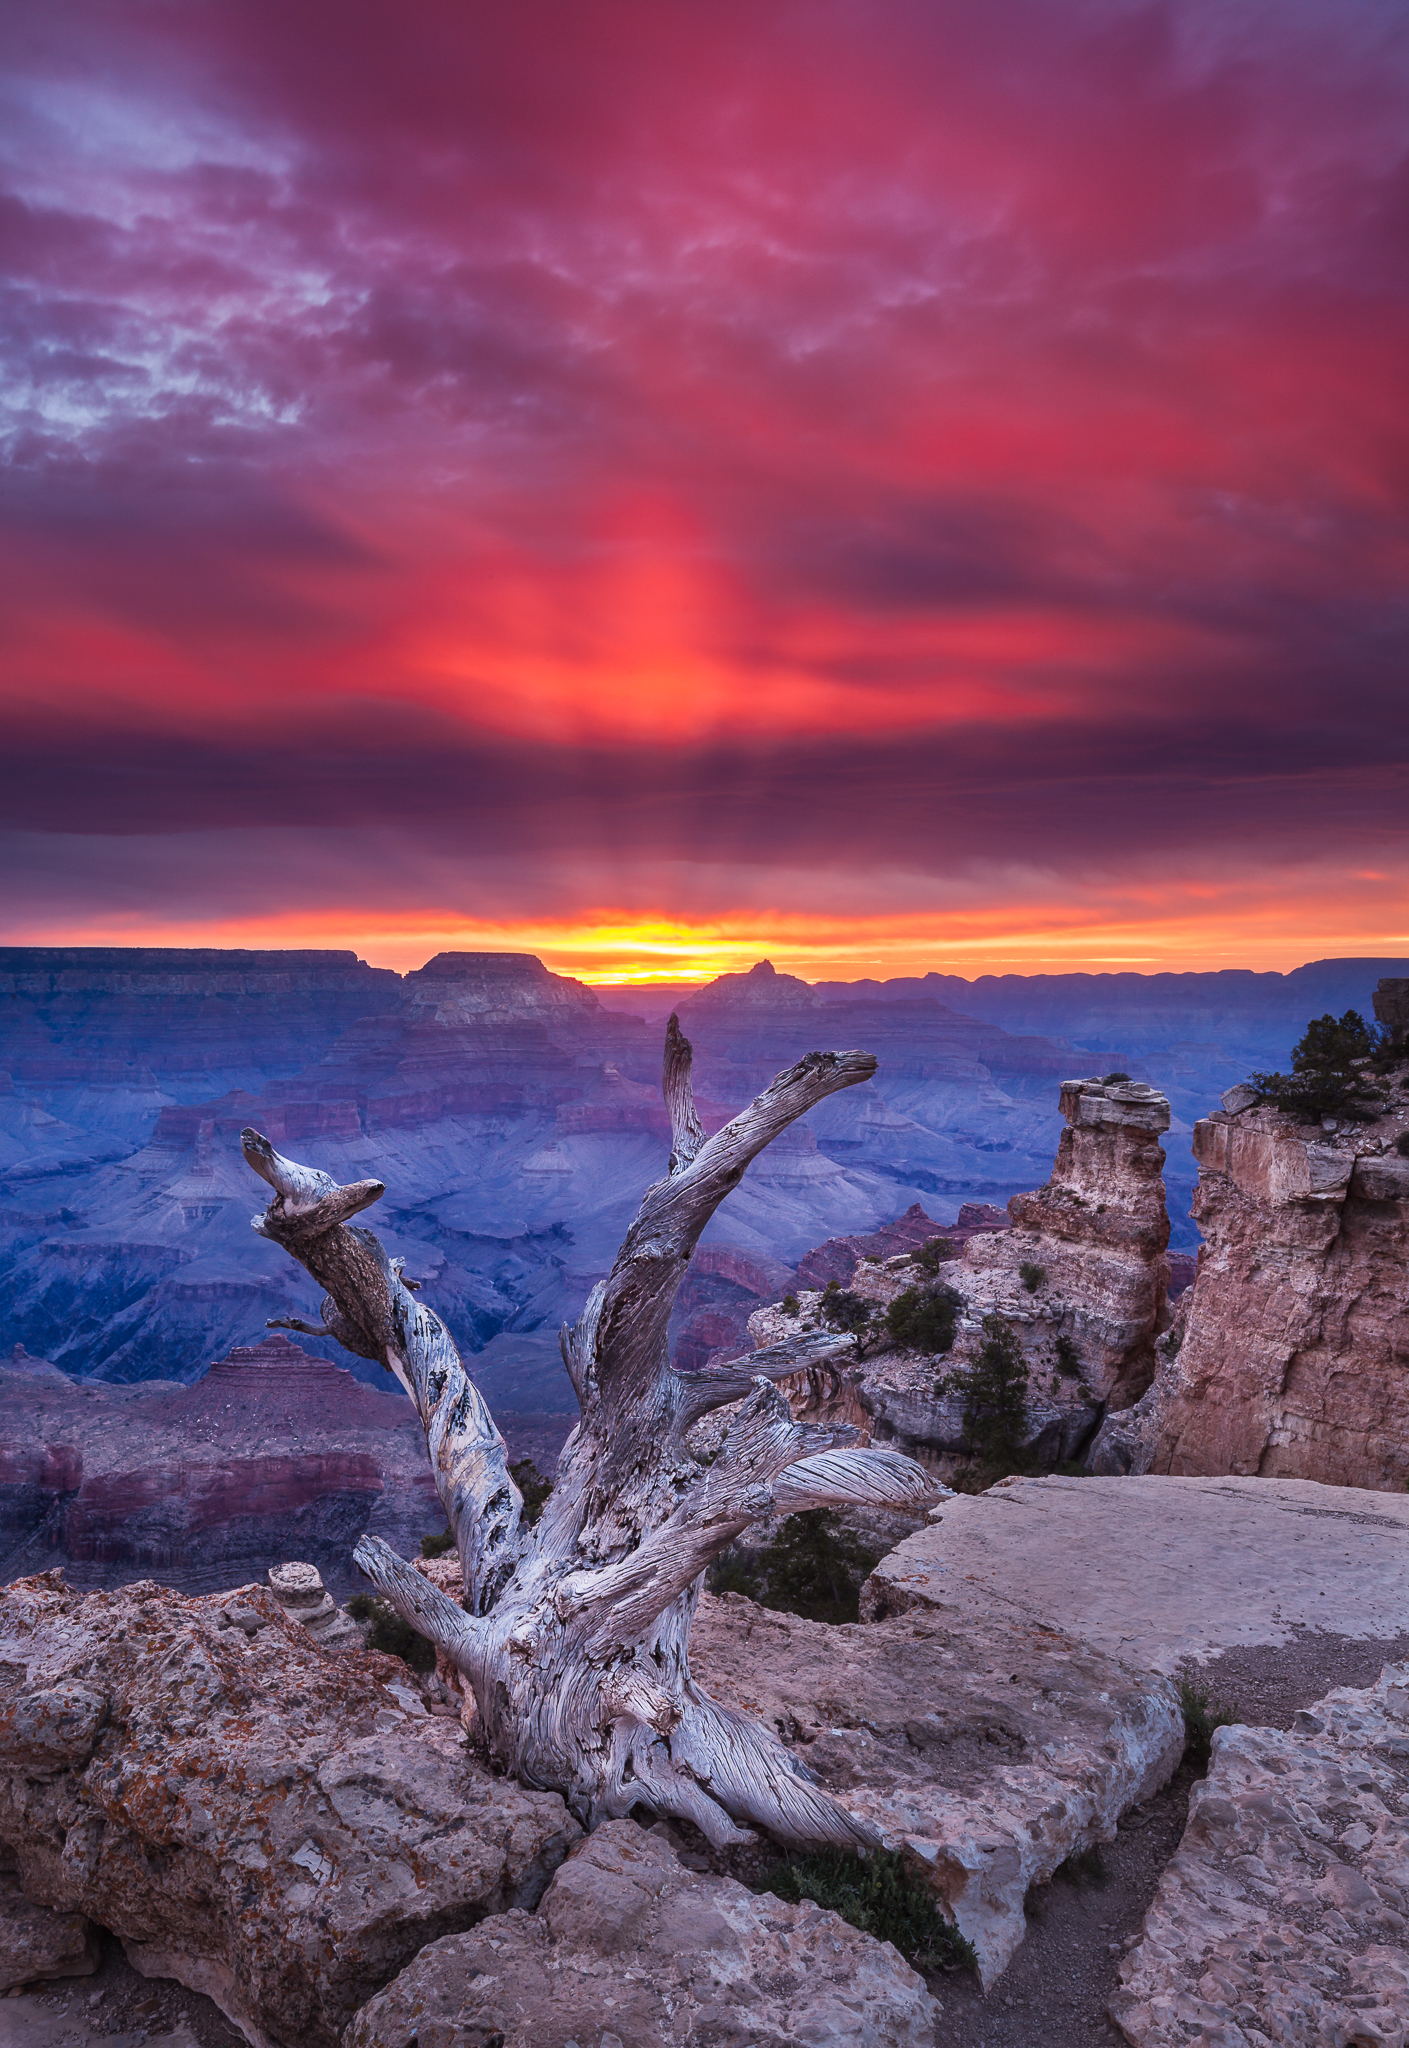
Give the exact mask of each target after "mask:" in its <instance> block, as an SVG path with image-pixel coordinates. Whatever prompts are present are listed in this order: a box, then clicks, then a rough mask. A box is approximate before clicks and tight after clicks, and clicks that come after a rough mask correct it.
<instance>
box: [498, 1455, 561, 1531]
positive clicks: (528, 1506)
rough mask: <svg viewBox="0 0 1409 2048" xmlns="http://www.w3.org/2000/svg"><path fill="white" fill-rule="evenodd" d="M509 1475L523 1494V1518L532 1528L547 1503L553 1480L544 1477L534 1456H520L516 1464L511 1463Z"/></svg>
mask: <svg viewBox="0 0 1409 2048" xmlns="http://www.w3.org/2000/svg"><path fill="white" fill-rule="evenodd" d="M509 1477H510V1478H511V1479H512V1480H513V1482H514V1484H515V1486H516V1487H517V1488H518V1490H519V1492H520V1493H521V1494H522V1495H523V1519H524V1522H525V1524H526V1526H527V1527H528V1528H530V1529H531V1528H532V1527H533V1525H534V1523H535V1522H536V1521H537V1520H538V1517H539V1516H540V1515H541V1514H542V1512H543V1509H544V1507H545V1506H546V1504H547V1500H548V1496H549V1494H550V1493H551V1492H552V1491H553V1482H552V1480H551V1479H545V1478H544V1477H543V1474H542V1473H541V1472H540V1471H539V1469H538V1467H537V1466H536V1465H535V1464H534V1462H533V1460H532V1458H520V1459H519V1461H518V1463H517V1464H516V1465H511V1466H510V1467H509Z"/></svg>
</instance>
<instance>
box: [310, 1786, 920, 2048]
mask: <svg viewBox="0 0 1409 2048" xmlns="http://www.w3.org/2000/svg"><path fill="white" fill-rule="evenodd" d="M939 2011H940V2008H939V2003H938V2001H937V2000H935V1999H932V1998H931V1997H930V1996H929V1994H928V1992H927V1991H926V1989H925V1986H924V1983H923V1981H922V1979H921V1978H919V1977H917V1976H916V1974H915V1972H914V1971H913V1970H911V1969H910V1968H908V1967H907V1965H906V1964H905V1963H903V1962H902V1961H901V1959H900V1957H899V1956H898V1955H897V1954H896V1952H895V1950H894V1949H893V1948H891V1947H890V1946H889V1944H882V1943H880V1942H877V1941H873V1940H871V1939H870V1937H869V1936H867V1935H863V1934H858V1933H857V1932H856V1931H855V1929H853V1928H851V1927H848V1926H847V1924H846V1922H845V1921H844V1920H841V1919H839V1918H838V1917H837V1915H836V1914H835V1913H828V1912H824V1911H823V1910H822V1908H821V1907H820V1906H814V1905H811V1904H803V1905H797V1906H792V1905H787V1904H785V1903H784V1902H783V1901H782V1900H781V1899H775V1898H772V1897H770V1896H768V1895H767V1894H765V1895H764V1896H763V1897H761V1898H760V1897H755V1895H754V1894H753V1893H752V1892H750V1891H749V1890H747V1889H746V1887H745V1886H743V1885H741V1884H738V1883H736V1882H735V1881H734V1880H733V1879H732V1878H727V1877H711V1876H707V1875H700V1874H698V1873H696V1872H692V1871H690V1870H687V1869H686V1868H685V1867H684V1865H683V1864H682V1863H681V1862H680V1861H679V1860H678V1858H677V1856H676V1854H675V1851H674V1849H673V1848H672V1846H671V1838H670V1834H669V1831H668V1830H667V1829H666V1828H665V1827H663V1826H661V1827H658V1828H657V1829H654V1830H652V1831H651V1832H650V1833H647V1832H646V1831H645V1830H644V1829H643V1828H640V1827H637V1826H636V1825H635V1824H634V1822H632V1821H625V1820H619V1821H608V1822H607V1824H606V1825H605V1826H604V1827H601V1828H599V1829H598V1830H597V1832H596V1833H595V1834H594V1835H592V1836H590V1837H589V1838H588V1839H587V1840H586V1841H584V1842H580V1843H578V1844H577V1845H576V1847H575V1848H574V1849H573V1850H572V1852H571V1853H570V1854H569V1856H568V1859H567V1861H566V1862H565V1863H564V1864H562V1865H561V1866H560V1868H559V1869H558V1871H557V1873H556V1875H555V1876H554V1878H553V1881H552V1883H551V1884H550V1885H549V1887H548V1890H547V1892H546V1894H545V1895H544V1899H543V1903H542V1905H541V1906H540V1908H539V1910H538V1911H537V1912H536V1913H524V1912H510V1913H498V1914H495V1915H494V1916H493V1917H492V1918H491V1919H488V1920H484V1921H481V1923H480V1925H479V1926H478V1927H476V1928H475V1929H474V1930H473V1931H472V1932H471V1933H469V1934H456V1935H450V1936H448V1937H446V1938H445V1939H443V1940H441V1941H436V1942H432V1943H431V1944H430V1946H429V1947H427V1948H424V1949H422V1950H421V1953H420V1954H419V1955H418V1956H417V1957H416V1959H415V1961H414V1962H413V1963H411V1964H409V1965H408V1967H407V1968H406V1969H405V1970H403V1971H402V1973H401V1975H400V1976H399V1977H398V1978H397V1979H396V1980H395V1982H394V1983H392V1984H389V1985H388V1986H387V1988H386V1990H385V1991H383V1992H381V1993H380V1994H379V1995H378V1996H377V1997H376V1998H374V1999H372V2000H371V2001H370V2003H369V2004H367V2005H365V2006H364V2007H363V2009H362V2011H361V2012H360V2013H359V2014H358V2015H357V2017H356V2019H355V2020H354V2021H353V2023H352V2025H351V2026H350V2027H349V2028H348V2030H347V2033H346V2034H345V2035H344V2037H343V2048H405V2044H406V2043H407V2042H408V2041H410V2040H413V2039H414V2040H416V2041H418V2042H420V2043H421V2044H422V2048H432V2044H439V2043H441V2042H444V2043H445V2044H447V2048H449V2044H450V2043H452V2042H455V2043H465V2044H469V2043H474V2042H481V2043H484V2042H489V2041H497V2042H499V2043H501V2044H502V2048H563V2044H565V2043H567V2042H569V2041H578V2042H584V2043H585V2042H591V2043H593V2048H596V2043H597V2042H599V2041H600V2042H602V2043H603V2044H609V2043H617V2044H619V2048H661V2044H671V2048H707V2044H708V2048H743V2044H745V2043H750V2044H757V2048H785V2044H792V2043H802V2042H806V2043H808V2044H813V2048H832V2044H835V2048H843V2044H845V2048H931V2044H932V2042H933V2041H934V2038H935V2034H934V2027H935V2020H936V2018H937V2017H938V2015H939Z"/></svg>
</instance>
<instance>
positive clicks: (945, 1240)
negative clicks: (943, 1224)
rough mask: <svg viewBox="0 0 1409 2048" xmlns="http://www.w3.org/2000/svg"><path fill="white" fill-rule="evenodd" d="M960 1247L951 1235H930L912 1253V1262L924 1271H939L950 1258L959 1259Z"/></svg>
mask: <svg viewBox="0 0 1409 2048" xmlns="http://www.w3.org/2000/svg"><path fill="white" fill-rule="evenodd" d="M958 1256H959V1252H958V1247H957V1246H956V1245H955V1243H954V1240H953V1238H951V1237H928V1238H926V1239H925V1242H924V1243H923V1244H920V1245H916V1247H915V1249H914V1251H913V1252H911V1254H910V1264H911V1265H912V1266H918V1267H919V1269H920V1271H921V1272H922V1273H937V1272H938V1271H939V1269H940V1267H941V1266H943V1265H945V1264H947V1263H948V1261H949V1260H950V1259H957V1258H958Z"/></svg>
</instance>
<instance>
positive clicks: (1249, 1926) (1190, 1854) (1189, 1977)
mask: <svg viewBox="0 0 1409 2048" xmlns="http://www.w3.org/2000/svg"><path fill="white" fill-rule="evenodd" d="M1110 2010H1111V2014H1112V2017H1113V2018H1114V2019H1115V2020H1116V2022H1117V2024H1118V2025H1119V2026H1120V2028H1121V2030H1122V2031H1123V2033H1124V2034H1125V2037H1126V2039H1127V2040H1128V2041H1131V2042H1133V2043H1134V2044H1135V2048H1404V2044H1405V2041H1406V2038H1409V1664H1400V1665H1397V1666H1395V1665H1390V1666H1387V1667H1386V1669H1385V1671H1384V1672H1383V1673H1382V1674H1381V1677H1380V1682H1379V1684H1378V1685H1376V1686H1372V1687H1370V1688H1368V1689H1367V1690H1365V1691H1353V1690H1351V1689H1350V1688H1349V1687H1342V1688H1340V1689H1339V1690H1337V1691H1335V1692H1332V1693H1328V1694H1327V1696H1326V1698H1325V1699H1324V1700H1321V1701H1319V1702H1318V1703H1317V1705H1316V1706H1315V1707H1314V1708H1312V1709H1311V1710H1310V1711H1309V1712H1306V1713H1302V1714H1299V1715H1298V1716H1297V1726H1296V1727H1295V1728H1293V1729H1291V1730H1281V1729H1275V1728H1244V1727H1237V1728H1225V1729H1221V1730H1219V1732H1218V1733H1217V1734H1216V1735H1215V1737H1214V1744H1213V1760H1212V1763H1211V1764H1210V1767H1209V1772H1208V1776H1207V1778H1206V1779H1205V1780H1204V1782H1203V1784H1201V1785H1200V1786H1198V1787H1197V1788H1196V1789H1195V1792H1194V1795H1193V1798H1192V1800H1191V1802H1190V1806H1189V1824H1188V1827H1187V1828H1186V1830H1185V1834H1184V1839H1183V1841H1182V1843H1181V1844H1180V1846H1179V1849H1178V1850H1177V1852H1176V1853H1175V1856H1174V1858H1173V1860H1172V1861H1171V1863H1170V1864H1169V1866H1168V1868H1167V1869H1166V1870H1165V1873H1164V1876H1163V1877H1162V1878H1161V1880H1160V1887H1159V1890H1158V1892H1157V1893H1156V1895H1155V1900H1154V1904H1153V1905H1152V1906H1151V1908H1150V1910H1149V1912H1148V1913H1147V1914H1146V1916H1145V1927H1144V1935H1143V1939H1142V1941H1141V1942H1140V1944H1139V1946H1138V1947H1137V1948H1135V1949H1134V1950H1133V1951H1132V1952H1131V1954H1130V1955H1129V1956H1128V1957H1127V1958H1126V1960H1125V1961H1124V1963H1122V1965H1121V1969H1120V1988H1119V1990H1118V1991H1117V1992H1116V1993H1115V1995H1114V1997H1113V1998H1112V1999H1111V2002H1110Z"/></svg>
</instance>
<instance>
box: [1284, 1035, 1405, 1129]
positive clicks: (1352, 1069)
mask: <svg viewBox="0 0 1409 2048" xmlns="http://www.w3.org/2000/svg"><path fill="white" fill-rule="evenodd" d="M1388 1051H1389V1039H1388V1037H1387V1035H1386V1033H1385V1032H1383V1031H1382V1030H1380V1029H1379V1027H1378V1026H1373V1027H1372V1026H1371V1025H1369V1024H1367V1023H1366V1022H1365V1019H1364V1018H1363V1017H1362V1016H1361V1015H1360V1013H1359V1011H1358V1010H1347V1011H1346V1013H1345V1015H1344V1016H1343V1017H1340V1018H1336V1017H1332V1016H1331V1015H1330V1013H1329V1012H1328V1013H1327V1014H1326V1015H1325V1016H1324V1017H1313V1018H1312V1020H1311V1022H1310V1023H1309V1024H1308V1025H1307V1027H1306V1032H1305V1035H1304V1036H1303V1037H1302V1038H1300V1039H1299V1040H1298V1041H1297V1044H1296V1045H1295V1046H1294V1047H1293V1049H1292V1070H1291V1073H1290V1074H1253V1075H1251V1076H1250V1079H1251V1081H1252V1085H1253V1087H1254V1088H1256V1090H1257V1092H1258V1098H1259V1100H1260V1101H1262V1102H1267V1103H1270V1104H1271V1105H1272V1107H1273V1108H1274V1109H1285V1110H1288V1111H1290V1112H1291V1113H1292V1114H1293V1115H1295V1116H1301V1117H1305V1118H1309V1119H1311V1120H1315V1119H1317V1118H1319V1117H1323V1116H1336V1117H1344V1118H1345V1119H1346V1120H1347V1121H1348V1122H1351V1123H1363V1122H1366V1121H1368V1120H1369V1119H1370V1118H1371V1117H1373V1116H1374V1115H1375V1114H1376V1112H1377V1109H1378V1103H1377V1102H1376V1100H1375V1090H1374V1088H1373V1086H1372V1085H1371V1081H1370V1078H1369V1076H1368V1074H1367V1072H1366V1067H1365V1063H1366V1062H1374V1061H1376V1060H1379V1059H1381V1058H1383V1057H1384V1056H1385V1055H1386V1054H1387V1053H1388Z"/></svg>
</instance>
